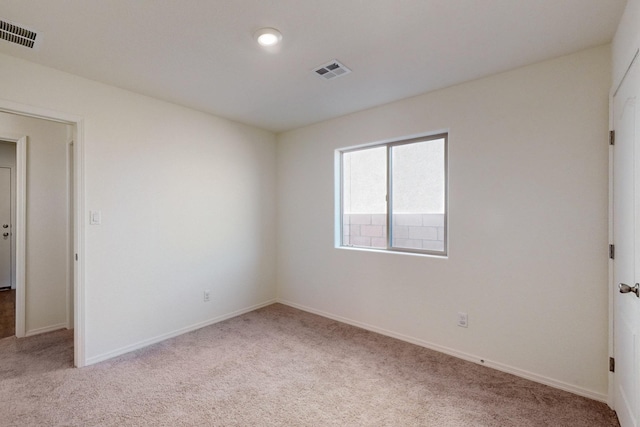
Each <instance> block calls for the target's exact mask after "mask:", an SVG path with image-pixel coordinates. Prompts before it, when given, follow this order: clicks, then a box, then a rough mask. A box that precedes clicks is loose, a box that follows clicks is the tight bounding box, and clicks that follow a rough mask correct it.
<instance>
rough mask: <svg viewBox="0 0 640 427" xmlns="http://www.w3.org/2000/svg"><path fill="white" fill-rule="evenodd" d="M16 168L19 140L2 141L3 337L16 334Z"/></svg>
mask: <svg viewBox="0 0 640 427" xmlns="http://www.w3.org/2000/svg"><path fill="white" fill-rule="evenodd" d="M15 171H16V144H15V143H11V142H8V141H0V338H5V337H10V336H13V335H15V323H16V252H15V233H13V225H14V219H15V216H16V206H15V197H16V196H15V194H16V178H15Z"/></svg>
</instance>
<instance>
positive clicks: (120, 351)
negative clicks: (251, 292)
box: [86, 299, 277, 365]
mask: <svg viewBox="0 0 640 427" xmlns="http://www.w3.org/2000/svg"><path fill="white" fill-rule="evenodd" d="M276 302H277V301H276V300H275V299H272V300H269V301H265V302H263V303H260V304H256V305H253V306H251V307H247V308H243V309H240V310H236V311H234V312H231V313H228V314H223V315H221V316H217V317H214V318H213V319H209V320H205V321H204V322H199V323H195V324H193V325H190V326H185V327H184V328H180V329H177V330H175V331H173V332H169V333H166V334H162V335H158V336H155V337H153V338H149V339H146V340H142V341H138V342H137V343H134V344H130V345H127V346H124V347H120V348H118V349H116V350H113V351H109V352H107V353H102V354H99V355H97V356H93V357H90V358H88V359H87V360H86V362H87V363H86V364H87V365H93V364H94V363H99V362H102V361H105V360H108V359H111V358H114V357H117V356H120V355H123V354H126V353H129V352H131V351H135V350H139V349H141V348H144V347H147V346H149V345H152V344H156V343H159V342H162V341H165V340H168V339H170V338H174V337H177V336H179V335H182V334H186V333H188V332H192V331H195V330H197V329H200V328H204V327H205V326H209V325H213V324H214V323H219V322H222V321H224V320H227V319H231V318H232V317H237V316H240V315H242V314H245V313H249V312H250V311H254V310H257V309H259V308H262V307H266V306H268V305H271V304H275V303H276Z"/></svg>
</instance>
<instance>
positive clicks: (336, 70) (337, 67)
mask: <svg viewBox="0 0 640 427" xmlns="http://www.w3.org/2000/svg"><path fill="white" fill-rule="evenodd" d="M313 72H314V73H315V75H316V76H318V77H322V78H323V79H325V80H331V79H335V78H336V77H340V76H345V75H347V74H349V73H350V72H351V70H350V69H348V68H347V67H345V66H344V64H341V63H340V62H338V61H337V60H335V59H334V60H333V61H329V62H327V63H326V64H324V65H321V66H319V67H318V68H316V69H315V70H313Z"/></svg>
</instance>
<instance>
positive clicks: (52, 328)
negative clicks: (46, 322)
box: [25, 323, 68, 337]
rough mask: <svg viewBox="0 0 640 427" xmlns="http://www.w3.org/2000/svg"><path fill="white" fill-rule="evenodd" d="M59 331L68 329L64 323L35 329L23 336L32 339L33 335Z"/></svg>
mask: <svg viewBox="0 0 640 427" xmlns="http://www.w3.org/2000/svg"><path fill="white" fill-rule="evenodd" d="M60 329H68V328H67V324H66V323H58V324H57V325H51V326H45V327H44V328H37V329H32V330H30V331H27V334H26V335H25V336H27V337H32V336H34V335H39V334H44V333H47V332H53V331H58V330H60Z"/></svg>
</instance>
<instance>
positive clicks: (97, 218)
mask: <svg viewBox="0 0 640 427" xmlns="http://www.w3.org/2000/svg"><path fill="white" fill-rule="evenodd" d="M101 223H102V212H100V211H89V225H100V224H101Z"/></svg>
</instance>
